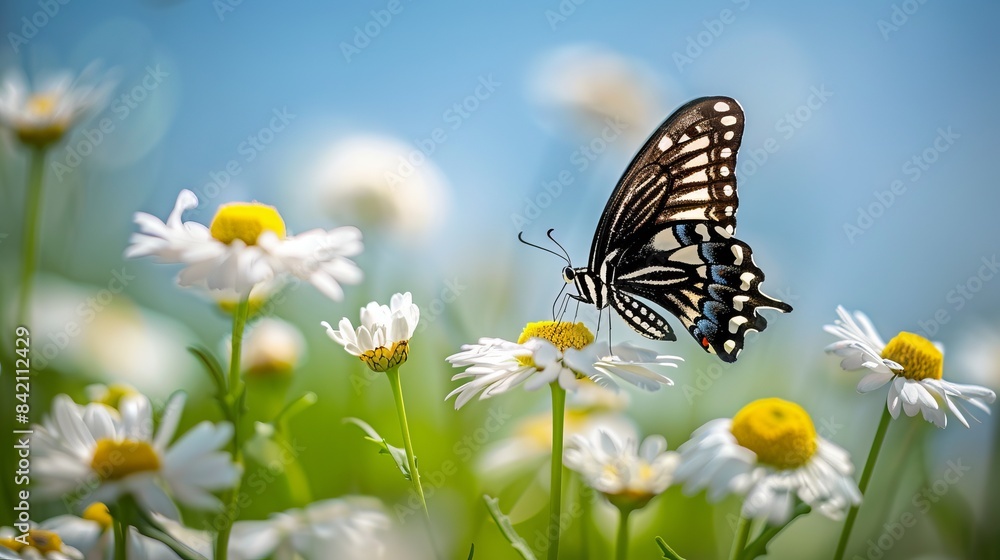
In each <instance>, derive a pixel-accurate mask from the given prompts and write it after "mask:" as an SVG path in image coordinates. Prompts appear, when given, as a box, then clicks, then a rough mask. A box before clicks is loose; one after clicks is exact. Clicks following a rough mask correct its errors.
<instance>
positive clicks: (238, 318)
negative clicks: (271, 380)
mask: <svg viewBox="0 0 1000 560" xmlns="http://www.w3.org/2000/svg"><path fill="white" fill-rule="evenodd" d="M249 314H250V293H249V291H248V292H247V293H246V294H245V295H243V296H242V297H241V298H240V303H239V305H238V306H237V307H236V309H235V311H234V313H233V340H232V344H231V346H232V354H231V355H230V357H229V393H228V395H227V396H226V404H227V405H228V406H229V411H230V412H229V418H230V419H231V420H232V422H233V462H234V463H236V464H237V465H239V466H242V465H243V442H242V441H240V423H241V422H242V419H241V417H242V415H243V393H244V387H243V379H242V378H241V375H240V374H241V372H240V357H241V356H242V350H243V330H244V328H245V327H246V324H247V316H248V315H249ZM240 482H241V481H240V480H237V481H236V485H235V486H234V487H233V489H232V490H230V491H229V492H227V493H226V499H225V500H224V503H225V504H226V509H225V511H223V512H222V515H223V524H222V528H221V529H219V534H218V535H217V536H216V539H215V560H226V559H227V558H228V555H229V535H230V533H232V531H233V523H234V522H235V521H236V519H235V517H236V501H237V500H238V499H239V495H240Z"/></svg>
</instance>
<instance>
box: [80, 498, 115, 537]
mask: <svg viewBox="0 0 1000 560" xmlns="http://www.w3.org/2000/svg"><path fill="white" fill-rule="evenodd" d="M81 517H83V518H84V519H86V520H88V521H93V522H94V523H97V524H99V525H100V526H101V529H103V530H105V531H106V530H108V529H109V528H110V527H111V522H112V519H111V512H110V511H108V506H106V505H104V504H102V503H101V502H94V503H92V504H90V505H89V506H87V509H85V510H83V515H82V516H81Z"/></svg>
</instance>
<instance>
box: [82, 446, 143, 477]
mask: <svg viewBox="0 0 1000 560" xmlns="http://www.w3.org/2000/svg"><path fill="white" fill-rule="evenodd" d="M90 468H91V469H93V471H94V472H95V473H97V476H98V477H100V479H101V480H121V479H123V478H125V477H127V476H129V475H132V474H135V473H139V472H145V471H156V470H159V468H160V456H159V455H157V454H156V450H154V449H153V446H151V445H150V444H149V443H148V442H145V441H135V440H130V439H123V440H120V441H119V440H113V439H107V438H104V439H99V440H97V446H96V449H95V450H94V458H93V459H92V460H91V461H90Z"/></svg>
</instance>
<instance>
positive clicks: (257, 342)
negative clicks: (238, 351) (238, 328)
mask: <svg viewBox="0 0 1000 560" xmlns="http://www.w3.org/2000/svg"><path fill="white" fill-rule="evenodd" d="M230 343H231V342H230ZM305 345H306V340H305V337H304V336H302V332H300V331H299V329H298V328H297V327H295V325H292V324H291V323H287V322H285V321H282V320H280V319H274V318H270V317H268V318H264V319H261V320H260V321H257V322H256V323H255V324H254V325H253V327H251V328H250V330H249V332H248V333H247V334H246V336H245V337H244V340H243V357H242V359H241V360H240V364H241V365H242V367H243V370H244V371H246V372H247V374H248V375H252V376H268V375H287V374H290V373H291V372H292V371H294V370H295V368H296V367H298V364H299V362H300V361H301V360H302V355H303V353H304V352H305ZM228 350H229V348H228V345H227V351H228ZM227 353H231V351H228V352H227Z"/></svg>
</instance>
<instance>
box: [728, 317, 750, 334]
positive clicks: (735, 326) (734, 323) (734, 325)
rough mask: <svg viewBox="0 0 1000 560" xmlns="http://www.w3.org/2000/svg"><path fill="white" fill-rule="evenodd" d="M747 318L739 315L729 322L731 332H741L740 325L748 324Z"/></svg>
mask: <svg viewBox="0 0 1000 560" xmlns="http://www.w3.org/2000/svg"><path fill="white" fill-rule="evenodd" d="M747 320H748V319H747V318H746V317H744V316H742V315H737V316H735V317H733V318H732V319H730V320H729V332H731V333H733V334H736V331H738V330H740V325H742V324H743V323H746V322H747Z"/></svg>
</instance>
